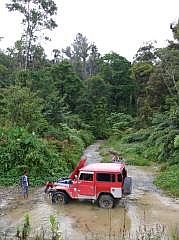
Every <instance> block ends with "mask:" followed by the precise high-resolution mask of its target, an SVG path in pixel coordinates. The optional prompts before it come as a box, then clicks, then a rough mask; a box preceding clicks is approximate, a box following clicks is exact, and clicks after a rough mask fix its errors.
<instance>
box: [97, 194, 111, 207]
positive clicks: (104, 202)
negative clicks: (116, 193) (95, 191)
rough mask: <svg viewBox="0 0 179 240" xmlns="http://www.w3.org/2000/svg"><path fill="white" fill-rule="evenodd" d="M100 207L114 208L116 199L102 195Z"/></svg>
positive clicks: (99, 202)
mask: <svg viewBox="0 0 179 240" xmlns="http://www.w3.org/2000/svg"><path fill="white" fill-rule="evenodd" d="M98 205H99V206H100V207H101V208H113V207H114V198H113V197H112V196H111V195H109V194H102V195H101V196H100V197H99V199H98Z"/></svg>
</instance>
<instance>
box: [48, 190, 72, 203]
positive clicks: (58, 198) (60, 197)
mask: <svg viewBox="0 0 179 240" xmlns="http://www.w3.org/2000/svg"><path fill="white" fill-rule="evenodd" d="M68 202H69V197H68V196H67V194H66V193H63V192H55V193H53V195H52V203H55V204H59V205H64V204H67V203H68Z"/></svg>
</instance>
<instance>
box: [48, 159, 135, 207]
mask: <svg viewBox="0 0 179 240" xmlns="http://www.w3.org/2000/svg"><path fill="white" fill-rule="evenodd" d="M85 162H86V159H81V160H80V162H79V164H78V166H77V167H76V168H75V170H74V171H73V172H72V173H71V174H70V176H69V178H66V179H65V178H63V179H60V180H59V181H57V182H56V183H54V185H53V187H52V188H51V189H50V193H51V197H52V202H53V203H60V204H65V203H68V202H69V201H70V200H71V199H90V200H93V201H94V200H95V201H97V203H98V205H99V206H100V207H102V208H112V207H114V206H115V204H116V203H117V202H118V200H120V199H121V198H122V197H123V196H124V195H126V194H130V193H131V188H132V180H131V177H128V176H127V171H126V169H125V164H124V163H93V164H89V165H86V166H85Z"/></svg>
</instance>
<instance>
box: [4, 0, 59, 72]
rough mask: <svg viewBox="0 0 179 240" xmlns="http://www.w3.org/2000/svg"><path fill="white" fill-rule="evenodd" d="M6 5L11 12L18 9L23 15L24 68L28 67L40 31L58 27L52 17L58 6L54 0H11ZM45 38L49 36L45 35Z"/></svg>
mask: <svg viewBox="0 0 179 240" xmlns="http://www.w3.org/2000/svg"><path fill="white" fill-rule="evenodd" d="M6 6H7V8H8V10H9V11H10V12H12V11H18V12H20V13H21V14H22V15H23V19H22V24H23V26H24V32H23V35H22V39H21V41H22V42H23V44H22V45H23V46H24V56H25V64H24V68H25V69H26V68H28V67H29V65H30V62H31V61H33V57H34V56H33V47H34V44H36V42H37V40H38V37H39V33H42V32H43V31H44V30H52V29H54V28H55V27H57V24H56V22H55V21H54V20H53V18H52V17H53V15H55V14H56V13H57V6H56V4H55V2H54V1H53V0H11V3H8V4H6ZM45 39H48V38H47V37H45Z"/></svg>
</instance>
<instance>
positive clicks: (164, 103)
mask: <svg viewBox="0 0 179 240" xmlns="http://www.w3.org/2000/svg"><path fill="white" fill-rule="evenodd" d="M9 2H10V3H7V4H6V7H7V8H8V10H9V12H12V14H13V12H19V13H20V14H21V16H22V27H23V34H22V36H21V39H19V40H17V41H16V42H15V43H14V46H13V47H11V48H7V49H0V163H1V164H0V184H2V185H3V184H7V185H9V184H12V183H15V182H18V179H19V175H21V174H22V172H23V170H24V169H26V170H28V171H29V176H30V181H31V183H32V184H43V183H44V182H45V180H47V179H56V178H59V177H60V176H65V175H67V174H68V173H69V172H70V171H71V170H72V169H73V168H74V166H75V165H76V163H77V162H78V160H79V158H80V156H81V155H82V153H83V150H84V148H85V147H86V146H88V145H89V144H91V143H92V142H94V141H95V139H108V144H109V145H111V146H112V147H114V148H115V149H117V150H118V151H120V152H121V153H122V154H123V155H124V157H125V158H126V159H127V160H128V162H130V163H134V164H137V165H149V164H158V165H159V166H160V174H159V175H158V177H157V178H156V184H158V185H159V186H161V187H162V188H164V189H166V190H168V191H170V192H171V193H172V194H175V195H178V196H179V22H177V23H176V24H172V25H171V26H170V28H171V31H172V33H173V41H168V45H167V46H166V47H163V48H155V47H154V43H153V42H147V43H146V44H144V45H143V46H141V47H140V48H139V50H138V51H137V53H136V55H135V56H134V59H133V62H130V61H128V60H127V59H126V58H125V57H123V56H121V55H120V54H118V53H115V52H110V53H106V54H103V55H102V54H101V53H100V52H99V51H98V48H97V46H96V45H95V43H91V42H90V41H88V39H87V37H86V36H84V35H83V34H82V33H77V35H76V38H75V39H74V41H73V42H72V44H71V45H70V46H67V47H66V48H65V49H53V50H52V52H53V56H54V57H53V59H49V58H48V57H47V55H46V53H45V50H44V48H43V47H42V45H41V41H42V36H43V37H44V39H45V40H47V41H48V37H47V36H44V32H43V31H44V29H45V30H46V31H47V30H49V31H50V30H51V31H52V30H53V29H54V28H56V27H57V23H56V22H55V20H54V19H53V17H54V16H55V15H56V13H57V6H56V4H55V2H54V1H52V0H51V1H45V0H41V1H40V0H38V1H37V0H36V1H34V0H29V1H26V0H12V1H9ZM1 41H3V39H1ZM0 44H1V42H0ZM0 47H1V45H0Z"/></svg>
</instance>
